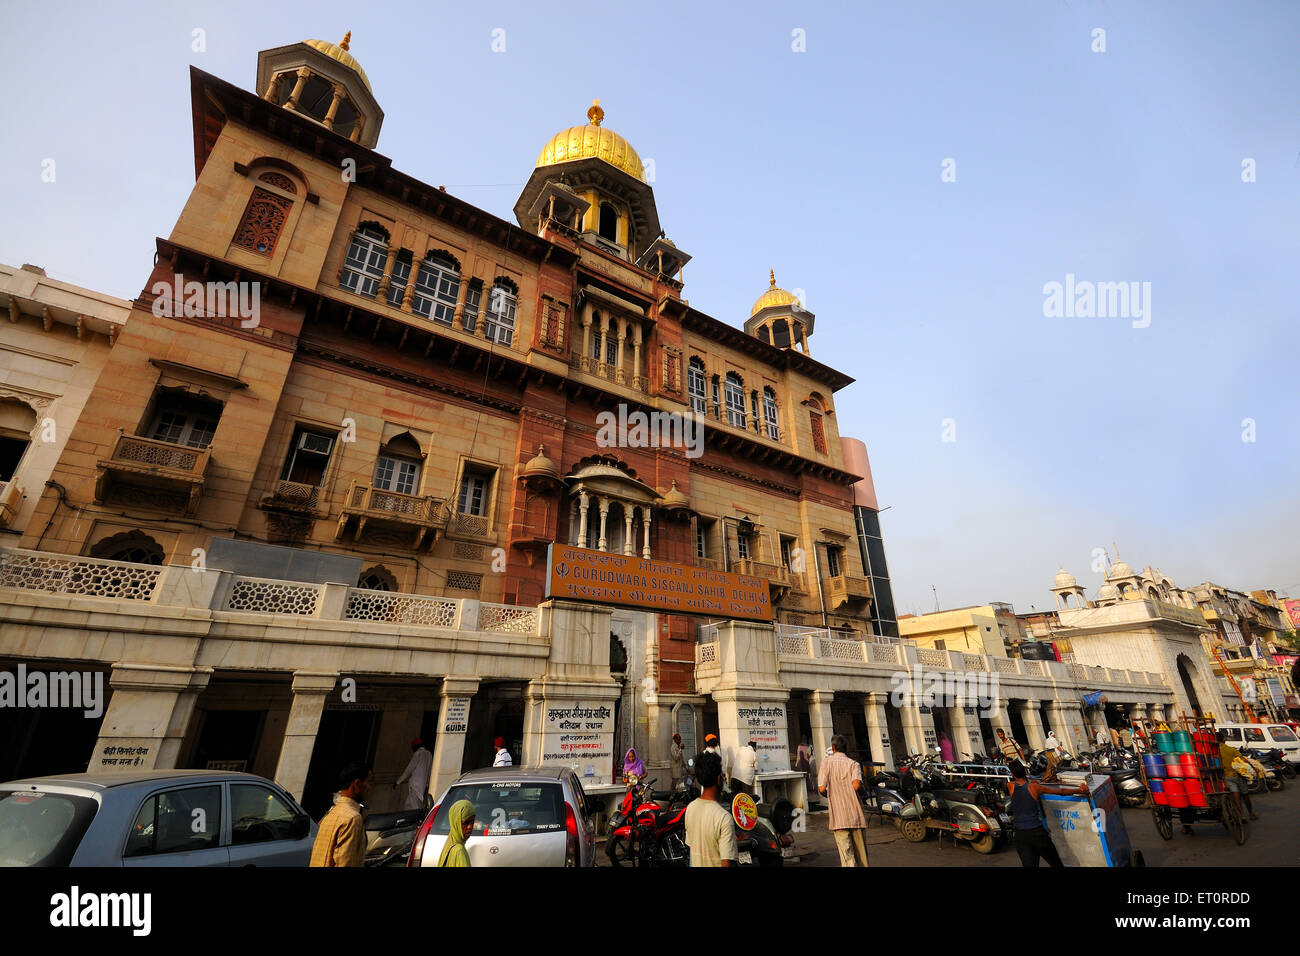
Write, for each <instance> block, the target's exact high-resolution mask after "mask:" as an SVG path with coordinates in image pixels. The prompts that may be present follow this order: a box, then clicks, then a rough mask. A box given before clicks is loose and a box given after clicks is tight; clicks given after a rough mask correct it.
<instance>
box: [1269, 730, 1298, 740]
mask: <svg viewBox="0 0 1300 956" xmlns="http://www.w3.org/2000/svg"><path fill="white" fill-rule="evenodd" d="M1268 732H1269V733H1271V734H1272V735H1273V739H1274V740H1276V741H1279V742H1281V743H1288V744H1289V743H1292V742H1294V741H1295V739H1296V736H1295V734H1294V733H1292V732H1291V728H1290V727H1269V728H1268Z"/></svg>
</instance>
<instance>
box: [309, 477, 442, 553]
mask: <svg viewBox="0 0 1300 956" xmlns="http://www.w3.org/2000/svg"><path fill="white" fill-rule="evenodd" d="M349 525H354V526H355V531H354V536H355V539H356V540H360V539H361V537H362V535H368V536H369V537H370V538H371V539H373V540H374V541H375V542H376V543H380V544H391V545H394V546H399V547H401V546H406V547H410V548H413V549H415V550H417V551H418V550H419V549H420V548H421V547H423V546H424V543H425V541H426V540H427V541H428V543H429V544H430V545H432V544H433V542H434V541H436V540H437V537H438V532H439V531H441V530H443V529H444V528H445V527H446V526H447V510H446V506H445V505H444V504H443V500H442V499H441V498H434V497H433V496H431V495H404V494H402V493H401V492H397V491H385V490H384V489H382V488H375V487H372V486H371V485H368V484H362V483H359V482H355V481H354V482H352V484H350V485H349V486H348V493H347V495H346V496H345V497H344V499H343V512H342V514H340V515H339V524H338V531H337V532H336V533H335V536H334V539H335V540H336V541H339V540H342V538H343V536H344V534H346V533H347V530H348V527H349Z"/></svg>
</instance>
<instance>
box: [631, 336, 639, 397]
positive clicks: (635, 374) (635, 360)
mask: <svg viewBox="0 0 1300 956" xmlns="http://www.w3.org/2000/svg"><path fill="white" fill-rule="evenodd" d="M640 377H641V323H640V322H636V323H634V324H633V325H632V387H633V388H636V380H637V379H638V378H640Z"/></svg>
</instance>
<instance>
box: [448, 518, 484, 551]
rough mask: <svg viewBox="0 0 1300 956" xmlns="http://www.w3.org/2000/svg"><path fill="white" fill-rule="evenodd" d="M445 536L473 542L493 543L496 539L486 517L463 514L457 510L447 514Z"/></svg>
mask: <svg viewBox="0 0 1300 956" xmlns="http://www.w3.org/2000/svg"><path fill="white" fill-rule="evenodd" d="M447 537H449V538H453V539H455V540H457V541H472V542H474V543H475V544H493V543H494V542H495V541H496V535H495V534H493V533H492V525H491V524H489V523H488V519H487V518H485V517H483V516H482V515H463V514H461V513H459V512H457V511H452V512H450V513H449V514H448V515H447Z"/></svg>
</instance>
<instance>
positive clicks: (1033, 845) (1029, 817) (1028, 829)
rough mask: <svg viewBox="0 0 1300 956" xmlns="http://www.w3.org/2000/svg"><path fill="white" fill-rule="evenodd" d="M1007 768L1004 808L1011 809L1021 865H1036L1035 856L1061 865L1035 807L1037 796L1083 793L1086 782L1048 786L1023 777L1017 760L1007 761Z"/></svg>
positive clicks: (1020, 764) (1086, 790)
mask: <svg viewBox="0 0 1300 956" xmlns="http://www.w3.org/2000/svg"><path fill="white" fill-rule="evenodd" d="M1007 767H1008V768H1009V769H1010V770H1011V782H1010V783H1009V784H1008V785H1007V786H1008V788H1009V789H1010V791H1011V799H1010V800H1009V801H1008V803H1007V809H1008V810H1010V811H1011V822H1012V825H1013V827H1014V829H1015V832H1016V852H1017V853H1018V854H1020V865H1021V866H1031V867H1036V866H1038V861H1039V859H1040V858H1041V859H1044V860H1046V861H1047V865H1048V866H1057V867H1063V866H1065V864H1064V863H1062V862H1061V854H1060V853H1058V852H1057V850H1056V846H1055V844H1053V843H1052V837H1051V834H1049V833H1048V832H1047V827H1046V826H1044V825H1043V815H1042V813H1041V812H1040V811H1039V809H1038V798H1039V797H1040V796H1042V795H1043V794H1045V793H1047V794H1057V795H1061V796H1064V795H1067V794H1072V793H1077V794H1087V792H1088V786H1087V784H1082V783H1081V784H1079V785H1078V786H1077V787H1048V786H1045V785H1043V784H1041V783H1039V782H1038V781H1036V780H1026V779H1025V765H1024V764H1022V763H1021V762H1020V761H1019V760H1012V761H1008V763H1007Z"/></svg>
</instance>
